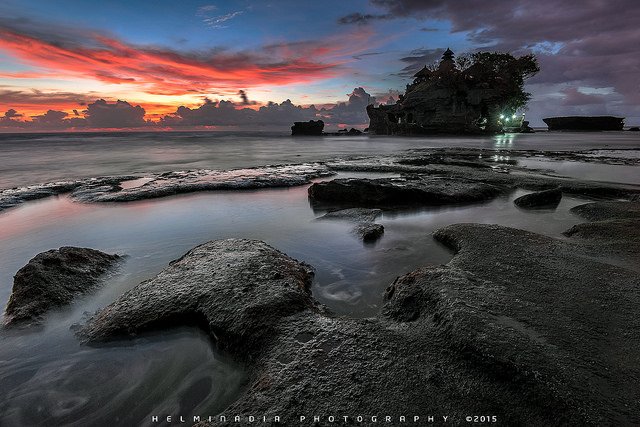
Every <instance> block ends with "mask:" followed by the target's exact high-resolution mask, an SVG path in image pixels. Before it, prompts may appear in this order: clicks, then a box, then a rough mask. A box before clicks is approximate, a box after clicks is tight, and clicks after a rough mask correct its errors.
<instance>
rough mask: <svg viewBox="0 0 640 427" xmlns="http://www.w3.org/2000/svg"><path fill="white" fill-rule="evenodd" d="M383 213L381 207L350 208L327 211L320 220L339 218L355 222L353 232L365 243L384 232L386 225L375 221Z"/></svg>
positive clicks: (377, 237)
mask: <svg viewBox="0 0 640 427" xmlns="http://www.w3.org/2000/svg"><path fill="white" fill-rule="evenodd" d="M381 214H382V210H381V209H366V208H349V209H340V210H337V211H331V212H327V213H326V214H324V215H323V216H321V217H319V218H318V219H319V220H325V219H337V220H346V221H350V222H355V223H356V225H355V227H353V229H352V230H351V232H352V233H353V234H355V235H356V236H358V237H359V238H360V239H362V241H364V242H365V243H372V242H375V241H376V240H378V239H379V238H380V237H382V235H383V234H384V226H382V225H381V224H376V223H374V221H375V220H376V218H377V217H378V216H380V215H381Z"/></svg>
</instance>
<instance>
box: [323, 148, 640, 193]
mask: <svg viewBox="0 0 640 427" xmlns="http://www.w3.org/2000/svg"><path fill="white" fill-rule="evenodd" d="M419 152H422V153H424V154H422V155H420V156H417V155H416V154H417V153H419ZM492 153H495V154H492ZM533 153H537V154H540V152H537V151H532V152H525V151H519V152H517V153H516V154H517V156H514V153H513V152H510V151H496V152H493V151H487V150H475V149H467V148H462V149H425V150H413V152H412V153H410V154H405V155H394V156H388V157H380V156H378V157H367V158H361V159H353V160H343V161H335V162H329V163H327V166H329V167H330V168H331V169H332V170H335V171H357V172H387V173H388V172H393V173H400V174H402V175H403V179H408V178H411V177H413V178H417V179H418V180H420V179H428V180H441V182H445V181H446V182H451V183H454V184H455V183H458V184H465V183H466V184H469V183H475V184H477V185H481V186H483V185H484V186H493V187H495V188H497V189H499V191H501V192H503V193H509V192H512V191H514V190H516V189H525V190H531V191H543V190H547V189H549V188H559V189H560V191H561V192H562V193H564V194H565V195H566V194H570V195H574V196H584V197H589V198H596V199H632V198H633V197H634V196H638V195H640V186H637V185H630V184H619V185H616V184H611V183H604V182H597V181H583V180H580V179H573V178H567V177H562V176H557V175H554V174H552V173H550V171H545V170H539V169H527V168H522V167H519V166H517V164H516V165H514V164H512V163H513V160H517V157H518V156H523V157H528V156H531V157H534V158H536V157H537V155H534V154H533ZM588 155H591V157H588ZM474 156H475V158H476V160H473V157H474ZM549 156H550V158H553V159H557V160H569V159H572V160H574V161H583V159H584V160H585V161H590V162H598V163H605V164H629V165H630V164H637V160H635V159H632V160H629V161H622V162H621V159H619V158H617V159H615V158H613V157H606V156H602V157H599V156H598V157H596V156H593V155H592V152H584V153H582V154H581V155H580V156H578V155H576V154H571V153H569V154H567V153H564V154H558V155H556V154H555V153H549ZM491 161H495V163H494V164H491V163H490V162H491ZM473 163H476V164H473ZM483 163H484V164H487V165H489V166H490V167H489V168H486V167H483V166H481V165H482V164H483ZM332 182H333V181H332Z"/></svg>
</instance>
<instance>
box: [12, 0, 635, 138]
mask: <svg viewBox="0 0 640 427" xmlns="http://www.w3.org/2000/svg"><path fill="white" fill-rule="evenodd" d="M5 3H6V4H3V5H0V129H3V130H13V131H21V130H52V129H55V130H62V129H125V128H127V129H129V128H161V129H165V128H166V129H169V128H197V127H202V126H205V127H227V126H235V127H265V126H278V127H284V126H288V125H290V124H291V123H292V122H293V121H296V120H310V119H317V118H322V119H323V120H325V121H326V122H327V123H330V124H332V125H334V126H337V125H345V126H365V125H366V123H367V121H368V120H367V116H366V112H365V107H366V105H367V104H368V103H375V102H376V100H378V101H380V102H393V100H394V99H396V98H397V94H398V93H399V92H403V91H404V85H405V84H406V83H408V82H409V81H410V77H411V75H412V74H413V73H414V72H415V71H416V70H417V69H419V68H421V67H422V66H423V65H425V64H429V63H432V62H433V61H434V60H437V58H439V56H440V54H441V52H442V51H443V50H444V49H445V48H446V47H451V49H453V50H454V51H455V52H456V53H463V52H473V51H478V50H491V51H507V52H511V53H513V54H516V55H521V54H525V53H530V52H533V53H535V54H536V55H537V57H538V59H539V62H540V66H541V72H540V73H539V74H538V75H537V76H535V77H534V78H533V79H531V80H530V81H529V82H528V86H527V90H528V91H530V92H532V93H533V95H534V96H533V99H532V101H531V102H530V104H529V106H530V109H529V112H528V117H529V118H530V119H531V120H532V122H533V124H534V125H540V124H542V122H541V119H542V117H546V116H552V115H572V114H592V115H595V114H611V115H620V116H626V117H627V123H628V124H638V123H640V55H639V53H640V52H639V51H640V48H639V47H638V43H637V40H640V27H639V26H638V25H637V23H638V22H640V3H638V2H637V1H636V0H611V1H609V2H602V1H599V0H587V1H584V2H582V3H580V5H579V6H578V5H576V4H575V3H574V2H569V1H566V0H565V1H562V0H560V1H558V0H539V1H537V2H530V1H527V0H511V1H503V0H488V1H485V2H482V4H479V3H478V2H477V1H476V0H457V1H447V0H369V1H366V0H357V1H354V2H340V1H334V0H328V1H326V2H324V3H323V5H316V4H306V3H299V2H294V1H292V0H281V1H280V2H276V3H267V2H250V1H243V0H240V1H235V2H211V1H210V2H202V1H186V2H181V3H180V4H179V5H177V4H174V3H170V2H167V1H159V2H154V3H153V4H131V2H124V1H123V0H114V1H113V2H105V3H108V4H96V5H92V6H91V7H77V6H78V5H80V3H79V1H77V0H62V1H61V2H55V3H56V4H55V5H53V4H52V3H51V2H40V1H26V2H24V1H21V2H18V1H17V0H7V1H6V2H5ZM25 3H27V4H28V5H29V7H25ZM142 3H145V2H142ZM27 10H28V11H29V12H28V13H27V12H25V11H27ZM354 88H355V89H354ZM344 94H348V99H345V98H344V96H345V95H344ZM283 100H284V101H283Z"/></svg>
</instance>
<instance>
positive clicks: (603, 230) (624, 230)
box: [563, 201, 640, 272]
mask: <svg viewBox="0 0 640 427" xmlns="http://www.w3.org/2000/svg"><path fill="white" fill-rule="evenodd" d="M571 212H573V213H574V214H576V215H578V216H581V217H583V218H586V219H588V220H589V221H594V222H588V223H582V224H577V225H574V226H573V227H571V228H570V229H569V230H567V231H565V232H564V233H563V234H564V235H565V236H569V237H572V238H573V239H581V240H582V241H583V242H584V244H585V245H586V246H588V247H590V248H591V250H592V253H593V254H592V256H593V257H595V258H603V257H604V258H605V259H606V258H610V257H611V256H612V255H613V256H614V257H615V258H617V259H619V260H621V264H620V265H623V266H626V267H627V268H630V269H632V270H635V271H638V272H640V264H639V263H638V259H639V258H638V254H639V253H640V202H625V201H616V202H613V201H612V202H594V203H587V204H584V205H579V206H576V207H574V208H572V209H571Z"/></svg>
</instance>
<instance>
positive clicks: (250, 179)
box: [71, 163, 334, 203]
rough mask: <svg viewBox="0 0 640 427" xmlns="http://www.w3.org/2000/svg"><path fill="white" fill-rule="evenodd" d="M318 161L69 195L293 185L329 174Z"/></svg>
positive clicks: (103, 198)
mask: <svg viewBox="0 0 640 427" xmlns="http://www.w3.org/2000/svg"><path fill="white" fill-rule="evenodd" d="M333 174H334V172H331V171H329V170H328V169H327V168H326V167H325V166H324V165H321V164H318V163H309V164H299V165H282V166H265V167H261V168H249V169H235V170H230V171H218V170H207V169H202V170H193V171H179V172H166V173H163V174H159V175H155V176H152V177H150V178H151V179H149V180H148V181H147V182H146V183H144V184H143V185H141V186H138V187H133V188H126V189H123V188H117V189H115V191H114V189H112V188H107V187H103V188H98V187H92V188H89V189H88V190H89V191H86V189H84V188H82V187H81V188H79V189H77V190H76V191H74V192H73V193H72V195H71V196H72V198H73V199H74V200H77V201H81V202H91V203H96V202H129V201H134V200H144V199H154V198H159V197H166V196H171V195H175V194H182V193H193V192H198V191H215V190H248V189H258V188H274V187H293V186H296V185H303V184H307V183H309V182H310V181H311V179H313V178H318V177H322V176H331V175H333Z"/></svg>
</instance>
